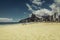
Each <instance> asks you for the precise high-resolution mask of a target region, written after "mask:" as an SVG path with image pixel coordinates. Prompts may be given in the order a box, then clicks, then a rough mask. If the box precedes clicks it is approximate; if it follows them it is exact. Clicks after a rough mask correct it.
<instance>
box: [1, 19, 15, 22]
mask: <svg viewBox="0 0 60 40" xmlns="http://www.w3.org/2000/svg"><path fill="white" fill-rule="evenodd" d="M0 22H14V20H13V19H12V18H0Z"/></svg>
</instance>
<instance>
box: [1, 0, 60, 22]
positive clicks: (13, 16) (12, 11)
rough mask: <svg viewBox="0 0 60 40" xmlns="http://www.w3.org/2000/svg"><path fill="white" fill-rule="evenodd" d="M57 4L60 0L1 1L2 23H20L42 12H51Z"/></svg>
mask: <svg viewBox="0 0 60 40" xmlns="http://www.w3.org/2000/svg"><path fill="white" fill-rule="evenodd" d="M55 2H56V3H57V4H60V1H59V0H58V1H57V0H0V22H18V21H19V20H21V19H25V18H28V17H29V16H30V14H32V13H34V14H37V13H38V14H39V13H41V10H43V11H45V12H46V13H48V12H51V10H52V8H51V5H53V3H55ZM54 6H55V5H53V8H54ZM47 10H48V11H47Z"/></svg>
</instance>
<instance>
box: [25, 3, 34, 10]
mask: <svg viewBox="0 0 60 40" xmlns="http://www.w3.org/2000/svg"><path fill="white" fill-rule="evenodd" d="M26 6H27V7H28V10H30V11H33V9H32V7H31V6H30V5H29V4H28V3H27V4H26Z"/></svg>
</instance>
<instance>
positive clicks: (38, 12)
mask: <svg viewBox="0 0 60 40" xmlns="http://www.w3.org/2000/svg"><path fill="white" fill-rule="evenodd" d="M33 14H35V15H36V16H37V17H40V16H43V15H44V14H47V15H53V14H52V11H50V10H48V9H45V8H44V9H40V10H37V11H34V12H33Z"/></svg>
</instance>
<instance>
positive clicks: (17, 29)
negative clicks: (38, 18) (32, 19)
mask: <svg viewBox="0 0 60 40" xmlns="http://www.w3.org/2000/svg"><path fill="white" fill-rule="evenodd" d="M0 40H60V23H27V24H8V25H0Z"/></svg>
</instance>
